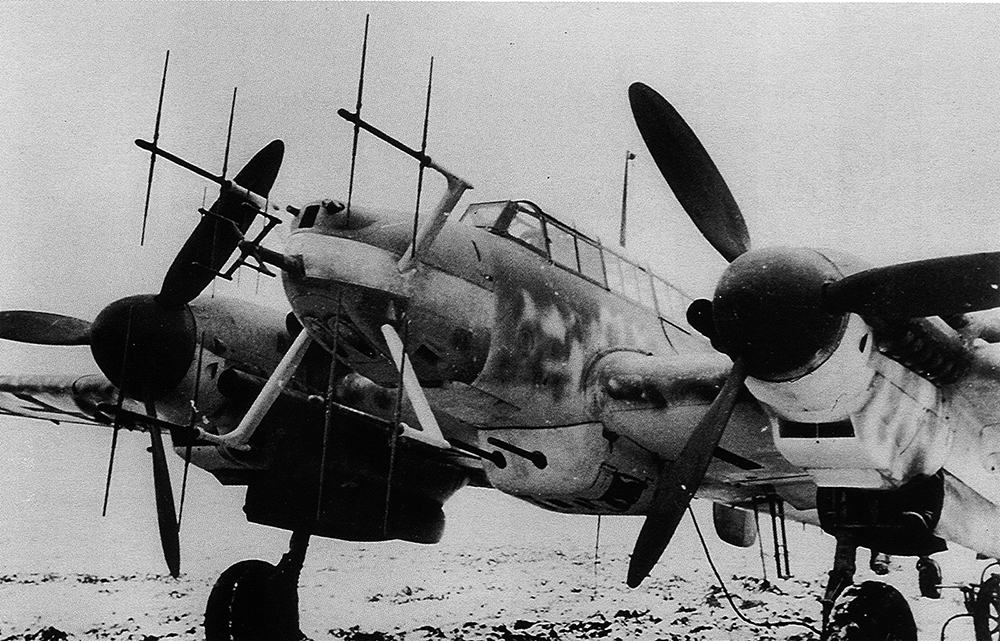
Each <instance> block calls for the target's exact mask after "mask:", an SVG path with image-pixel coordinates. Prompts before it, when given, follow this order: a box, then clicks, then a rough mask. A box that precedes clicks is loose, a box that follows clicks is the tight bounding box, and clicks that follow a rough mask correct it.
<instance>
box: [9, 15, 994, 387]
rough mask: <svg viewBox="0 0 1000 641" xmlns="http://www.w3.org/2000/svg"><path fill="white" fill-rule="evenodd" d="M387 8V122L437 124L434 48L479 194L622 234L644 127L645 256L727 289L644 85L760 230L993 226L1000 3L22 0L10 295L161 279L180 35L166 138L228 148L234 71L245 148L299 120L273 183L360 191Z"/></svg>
mask: <svg viewBox="0 0 1000 641" xmlns="http://www.w3.org/2000/svg"><path fill="white" fill-rule="evenodd" d="M369 12H370V13H371V16H372V17H371V20H372V26H371V41H370V47H369V66H368V76H367V83H366V95H365V107H364V112H365V117H366V118H367V119H370V120H372V121H373V122H375V123H376V124H378V125H379V126H381V127H382V128H384V129H386V130H388V131H390V132H393V133H395V134H396V135H398V136H399V137H401V138H403V139H405V140H408V141H410V142H411V144H413V145H416V144H417V143H418V142H419V135H420V126H421V118H422V113H423V100H424V89H425V84H426V79H427V78H426V76H427V66H428V62H429V58H430V56H432V55H433V56H435V84H434V98H433V105H432V113H431V127H430V146H429V152H430V154H431V155H432V156H433V157H434V158H435V160H437V161H439V162H440V163H441V164H443V165H445V166H446V167H448V168H449V169H452V170H453V171H455V172H456V173H458V174H460V175H462V176H463V177H465V178H466V179H468V180H470V181H471V182H472V183H473V184H474V185H475V186H476V189H475V190H474V191H473V192H470V194H469V195H468V196H467V197H466V199H465V200H464V201H463V204H462V205H460V207H459V210H463V209H464V204H465V203H467V202H470V201H475V200H490V199H500V198H507V197H512V198H527V199H530V200H533V201H535V202H537V203H538V204H539V205H541V206H542V207H543V208H545V209H546V210H548V211H550V212H551V213H553V214H554V215H556V216H558V217H563V218H566V219H573V220H575V221H576V222H577V223H579V224H581V225H583V226H585V227H586V228H587V229H589V230H591V231H593V232H594V233H597V234H598V235H600V236H601V237H602V238H604V239H606V240H607V241H608V242H614V241H615V239H616V238H617V217H618V208H619V203H620V197H621V172H622V161H623V155H624V152H625V150H626V149H631V150H633V151H635V152H636V153H637V155H638V158H637V159H636V160H635V161H634V163H633V165H632V171H631V182H630V188H629V206H630V221H631V227H630V238H631V239H632V240H631V244H630V247H631V249H632V252H633V253H634V254H635V255H636V256H637V257H639V258H640V259H642V260H646V261H649V262H650V263H651V264H652V266H653V267H654V269H656V270H657V271H659V272H660V273H663V274H664V275H667V276H668V277H669V278H671V279H672V280H674V281H675V282H676V283H677V284H678V285H679V286H681V287H682V288H684V289H687V290H688V291H690V292H691V293H692V294H695V295H707V294H709V293H710V291H711V287H712V285H713V284H714V282H715V279H716V278H717V277H718V275H719V274H720V273H721V271H722V268H723V267H724V262H723V261H722V259H721V258H719V257H718V256H716V255H715V254H714V253H713V252H712V250H711V249H710V248H709V247H708V245H707V244H706V243H705V242H704V241H703V240H702V239H701V238H700V237H699V236H698V234H697V232H696V231H695V230H694V228H693V226H692V225H691V224H690V223H689V222H688V221H687V220H686V219H685V218H684V216H683V214H682V212H681V211H680V209H679V207H678V206H677V205H676V203H675V201H674V200H673V198H672V196H671V195H670V193H669V190H668V189H667V187H666V184H665V183H664V182H663V180H662V178H660V177H659V175H658V174H657V173H656V170H655V167H654V166H653V164H652V162H651V160H650V159H649V156H648V154H647V152H646V150H645V147H644V146H643V144H642V141H641V139H640V138H639V135H638V132H637V131H636V129H635V125H634V123H633V121H632V118H631V115H630V114H629V111H628V100H627V96H626V90H627V87H628V85H629V84H630V83H631V82H633V81H636V80H641V81H643V82H645V83H647V84H649V85H651V86H653V87H654V88H656V89H657V90H659V91H660V92H661V93H663V94H664V95H665V96H666V97H667V98H668V100H671V101H672V102H673V103H674V105H675V106H676V107H677V108H678V110H679V111H680V112H681V113H682V114H683V115H684V116H685V118H686V119H687V120H688V122H689V123H690V124H691V126H692V127H693V128H694V129H695V131H696V132H697V133H698V135H699V136H700V137H701V138H702V141H703V142H704V144H705V146H706V147H707V148H708V150H709V152H710V153H711V154H712V156H713V158H714V159H715V161H716V163H717V164H718V165H719V167H720V169H721V170H722V172H723V174H724V176H725V177H726V180H727V181H728V182H729V184H730V187H731V189H732V191H733V193H734V195H735V196H736V199H737V201H738V202H739V203H740V204H741V206H742V208H743V211H744V214H745V215H746V217H747V219H748V224H749V228H750V232H751V235H752V237H753V238H754V240H755V242H756V244H757V245H758V246H760V245H776V244H784V245H811V246H823V247H835V248H839V249H843V250H846V251H850V252H852V253H856V254H858V255H860V256H862V257H864V258H866V259H867V260H869V261H871V262H873V263H877V264H884V263H889V262H893V261H899V260H909V259H916V258H921V257H927V256H936V255H943V254H948V253H959V252H968V251H989V250H996V249H997V214H996V213H995V212H996V207H997V202H998V200H1000V199H998V195H1000V194H998V192H1000V178H998V177H1000V148H998V145H997V135H996V132H997V125H996V123H997V122H1000V106H998V101H997V97H998V96H1000V87H998V82H1000V80H998V74H997V73H996V70H997V69H998V68H1000V45H998V44H997V43H998V41H1000V39H998V38H997V32H998V30H1000V29H998V27H1000V8H998V7H996V6H995V5H951V4H948V5H938V4H933V5H898V4H879V5H842V4H809V5H794V4H780V5H760V4H740V5H727V4H708V5H698V4H653V5H645V4H632V3H627V4H576V3H570V4H553V5H550V4H535V3H532V4H517V5H512V4H500V3H489V4H464V3H445V4H434V3H406V4H400V3H377V4H365V3H353V2H352V3H334V4H321V3H307V4H287V3H276V4H268V3H221V4H202V3H192V4H188V3H184V4H180V3H155V4H145V3H120V4H100V5H96V4H61V5H50V4H47V3H46V4H43V3H25V4H21V3H17V4H15V3H7V4H2V5H0V25H2V26H0V59H2V60H3V61H4V64H3V66H2V69H0V122H2V123H3V127H2V128H0V176H2V178H3V190H4V194H5V196H6V203H5V204H6V214H5V225H4V231H3V232H2V236H0V246H2V249H3V251H2V252H0V273H3V274H4V280H3V284H2V285H0V308H6V309H11V308H29V309H40V310H47V311H56V312H61V313H66V314H71V315H76V316H79V317H82V318H86V319H91V318H93V317H94V315H95V314H96V313H97V312H98V311H99V310H100V309H101V308H102V307H103V306H104V305H105V304H107V303H108V302H110V301H111V300H113V299H115V298H118V297H120V296H123V295H127V294H132V293H140V292H155V291H157V290H158V288H159V284H160V280H161V278H162V276H163V274H164V272H165V270H166V267H167V265H168V264H169V263H170V260H171V259H172V258H173V256H174V254H175V253H176V251H177V249H178V248H179V246H180V244H181V243H182V242H183V239H184V238H185V237H186V236H187V234H188V233H189V232H190V230H191V229H192V228H193V226H194V225H195V224H196V222H197V213H196V212H195V210H196V208H197V207H198V206H199V205H200V204H201V199H202V191H203V187H204V183H203V181H201V180H200V179H198V178H197V177H194V176H191V175H188V174H185V173H184V172H183V171H181V170H179V169H175V168H173V167H169V166H167V164H166V163H163V162H161V163H158V169H157V175H156V179H155V182H154V186H153V200H152V207H151V213H150V223H149V232H148V241H147V244H146V246H145V247H143V248H140V247H138V239H139V230H140V224H141V214H142V201H143V196H144V191H145V179H146V171H147V168H148V157H147V156H146V155H144V154H143V153H142V152H141V151H140V150H139V149H138V148H136V147H135V146H134V145H133V144H132V140H133V139H134V138H136V137H149V136H151V134H152V128H153V121H154V115H155V109H156V96H157V91H158V89H159V76H160V72H161V69H162V64H163V55H164V52H165V51H166V50H167V49H168V48H169V49H170V50H171V51H172V53H171V69H170V76H169V78H168V81H167V94H166V99H165V104H164V115H163V124H162V133H161V144H162V145H163V146H164V147H165V148H167V149H169V150H173V151H176V152H177V153H180V154H181V155H183V156H185V157H187V158H189V159H191V160H192V161H195V162H197V163H200V164H202V165H204V166H206V167H207V168H209V169H212V170H215V171H217V170H219V169H220V168H221V161H222V153H223V148H224V143H225V125H226V119H227V116H228V107H229V101H230V98H231V92H232V88H233V86H234V85H238V86H239V102H238V105H237V116H236V125H235V129H234V134H233V154H232V158H233V160H232V163H233V165H234V167H238V166H239V164H241V163H242V162H244V161H245V160H246V159H248V158H249V157H250V155H252V154H253V153H254V152H255V151H256V149H258V148H259V147H260V146H262V145H263V144H265V143H266V142H267V141H269V140H270V139H271V138H282V139H284V140H285V142H286V144H287V152H286V157H285V164H284V166H283V168H282V172H281V174H280V175H279V178H278V183H277V185H276V187H275V189H274V191H273V194H272V195H273V197H274V198H275V199H276V200H277V201H279V202H281V203H293V204H301V203H303V202H304V201H307V200H311V199H315V198H319V197H324V196H333V197H345V196H346V191H347V173H348V168H349V161H350V158H349V153H350V136H351V128H350V127H349V126H348V125H347V124H346V123H344V122H343V121H341V120H340V119H339V118H338V117H337V116H336V113H335V112H336V109H337V108H339V107H347V108H352V107H353V105H354V101H355V90H356V85H357V71H358V65H359V58H360V49H361V38H362V29H363V24H364V16H365V14H366V13H369ZM359 171H360V178H359V181H358V184H357V187H356V198H357V200H358V201H359V202H371V203H378V204H381V205H388V206H394V207H398V208H401V209H404V210H410V209H412V207H413V202H414V193H415V185H416V167H415V163H413V162H412V161H411V160H409V159H407V158H404V157H402V156H401V155H400V154H399V153H398V152H395V151H392V150H390V149H388V148H387V147H386V146H385V145H383V144H382V143H379V142H377V141H375V140H373V139H371V138H370V137H369V138H363V141H362V146H361V153H360V157H359ZM438 180H439V179H437V178H436V177H435V178H433V179H431V180H430V182H429V184H428V192H427V199H428V201H430V202H433V201H434V200H436V197H437V195H436V194H437V192H438V190H440V188H441V183H440V182H438ZM212 197H213V190H211V189H210V190H209V199H211V198H212ZM272 244H273V245H275V246H280V242H279V239H278V238H275V239H274V242H273V243H272ZM255 282H256V278H254V277H253V275H245V276H244V277H243V281H242V284H241V287H240V291H242V292H243V293H244V294H245V295H247V296H253V295H254V290H255ZM273 285H274V284H273V283H271V284H266V285H265V287H264V291H265V292H266V293H267V295H268V296H269V298H270V300H272V301H274V302H275V304H278V305H281V304H282V300H281V297H280V288H279V287H275V286H273ZM235 289H236V288H235V286H230V285H225V284H220V285H219V286H218V291H219V292H220V293H232V292H233V291H234V290H235ZM25 349H26V348H23V347H21V346H17V347H14V346H10V345H0V358H3V359H4V362H5V368H4V369H5V370H7V371H9V368H10V367H15V368H16V369H19V370H20V369H29V370H30V369H31V367H30V366H33V365H39V364H40V365H39V366H40V367H42V368H43V369H46V370H49V369H51V368H52V367H54V365H53V364H52V362H51V361H52V359H51V357H50V356H47V355H51V354H52V350H51V348H46V349H41V348H39V349H36V348H27V352H25ZM26 353H27V354H28V356H25V354H26Z"/></svg>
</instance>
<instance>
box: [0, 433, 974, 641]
mask: <svg viewBox="0 0 1000 641" xmlns="http://www.w3.org/2000/svg"><path fill="white" fill-rule="evenodd" d="M109 444H110V431H109V430H102V429H97V428H87V427H75V426H66V425H63V426H54V425H49V424H43V423H33V422H30V421H25V420H6V419H3V420H0V451H2V452H3V454H2V458H0V461H2V465H0V490H2V491H0V519H2V520H0V523H2V526H0V640H7V639H43V638H47V639H58V638H64V635H68V637H69V638H71V639H129V640H131V639H135V640H140V639H167V638H169V639H200V638H201V636H202V630H201V624H202V617H203V612H204V606H205V601H206V599H207V598H208V594H209V591H210V590H211V587H212V584H213V582H214V580H215V578H216V577H217V576H218V575H219V573H220V572H222V571H223V570H224V569H225V568H226V567H228V566H229V565H231V564H232V563H235V562H236V561H239V560H242V559H245V558H263V559H265V560H269V561H272V562H274V561H277V559H278V558H279V557H280V555H281V553H282V552H283V551H284V550H285V548H286V546H287V533H285V532H283V531H279V530H274V529H271V528H265V527H261V526H257V525H252V524H249V523H247V522H246V521H245V519H244V518H243V515H242V512H241V508H242V504H243V495H242V489H241V488H226V487H222V486H220V485H219V484H218V483H217V482H216V481H215V480H214V479H213V478H212V477H210V476H208V475H206V474H204V473H202V472H201V471H200V470H196V469H193V468H192V471H191V478H190V481H189V485H188V488H187V498H186V501H185V505H184V515H183V521H182V524H181V546H182V572H183V574H182V576H181V577H180V578H179V579H176V580H175V579H172V578H170V577H169V576H167V575H166V568H165V566H164V563H163V561H162V556H161V552H160V549H159V542H158V539H157V534H156V525H155V523H156V519H155V510H154V507H153V503H152V482H151V476H152V474H151V471H150V469H149V455H148V454H147V453H146V451H145V447H146V445H147V440H146V438H145V437H144V436H143V435H138V434H123V437H122V447H120V448H119V453H118V457H117V460H116V466H115V472H114V480H113V484H112V490H111V501H110V505H109V510H108V511H109V514H108V516H107V517H105V518H101V514H100V511H101V501H102V497H103V491H104V480H105V473H106V469H107V453H108V446H109ZM171 465H172V469H171V472H172V479H173V481H174V485H175V490H176V494H177V496H178V497H179V495H180V478H181V472H182V463H181V461H180V460H179V459H178V460H173V461H172V462H171ZM696 503H697V505H696V510H695V512H696V514H697V516H698V519H699V524H700V525H701V527H702V530H703V532H704V533H705V535H706V538H707V539H708V545H709V548H710V551H711V555H712V558H713V559H714V560H715V562H716V564H717V565H718V568H719V571H720V572H721V574H722V576H723V578H724V579H725V582H726V585H727V587H728V589H729V590H730V591H731V592H732V593H733V594H734V595H735V602H736V604H737V605H739V606H740V607H741V608H742V609H743V611H744V613H745V615H746V616H747V617H748V618H750V619H752V620H754V621H758V622H762V623H763V622H769V623H772V624H773V623H777V622H779V621H791V620H798V621H805V622H808V623H810V624H812V625H817V621H818V619H819V616H820V607H819V602H818V597H819V595H820V594H821V592H822V587H823V584H824V580H825V573H826V571H827V570H828V568H829V564H830V562H831V559H832V557H833V541H832V539H831V538H830V537H827V536H825V535H824V534H822V533H821V532H819V531H818V530H817V529H815V528H811V527H809V528H806V527H804V526H801V525H799V524H792V523H790V524H789V525H788V534H789V541H790V545H789V548H790V554H791V567H792V570H793V572H794V573H795V575H796V576H795V578H794V579H792V580H776V579H775V577H774V571H773V563H771V562H770V536H769V535H766V536H765V539H764V542H765V552H767V561H768V563H767V572H768V578H769V579H770V582H769V583H764V582H763V581H762V579H761V577H762V563H761V557H760V551H759V549H758V548H756V547H754V548H750V549H748V550H739V549H735V548H732V547H730V546H727V545H725V544H723V543H721V542H719V541H718V539H717V538H716V537H715V535H714V532H713V531H712V525H711V518H710V510H709V509H707V508H708V507H709V506H708V505H707V504H703V503H698V502H696ZM446 512H447V514H448V527H447V529H446V533H445V536H444V539H443V540H442V542H441V543H440V544H438V545H434V546H421V545H414V544H404V543H380V544H357V543H347V542H343V541H332V540H326V539H313V541H312V542H311V544H310V549H309V556H308V558H307V560H306V564H305V567H304V569H303V573H302V578H301V582H300V601H301V622H302V629H303V630H304V631H305V632H306V633H307V634H308V635H309V636H310V637H311V638H313V639H317V640H319V639H331V638H345V639H353V640H357V641H373V640H378V639H388V638H392V639H402V638H405V639H407V640H414V639H430V638H448V639H470V640H471V639H497V640H499V639H503V640H505V641H510V640H512V639H516V640H519V641H520V640H524V641H527V640H529V639H542V638H544V639H551V638H558V639H589V638H608V639H615V638H621V639H692V640H701V639H704V640H710V641H715V640H718V639H739V640H742V639H761V640H766V639H786V640H790V639H799V640H805V639H815V638H816V635H814V634H813V633H811V632H809V630H808V629H806V628H803V627H799V626H791V627H781V628H761V627H752V626H750V625H748V624H746V623H744V622H742V621H740V620H739V619H738V618H737V616H736V615H735V614H734V613H733V611H732V609H731V608H730V606H729V604H728V603H727V602H726V599H725V597H724V596H723V594H722V592H721V590H720V589H719V588H718V586H717V585H716V581H715V578H714V576H713V574H712V572H711V569H710V568H709V566H708V563H707V561H706V558H705V554H704V552H703V551H702V548H701V544H700V543H699V541H698V538H697V536H696V534H695V532H694V528H693V527H692V525H691V521H690V519H685V522H684V523H682V525H681V528H680V530H679V531H678V534H677V536H676V537H675V539H674V541H673V542H672V544H671V546H670V548H669V549H668V550H667V553H666V554H665V555H664V558H663V559H662V560H661V562H660V564H659V565H658V566H657V567H656V569H655V570H654V571H653V573H652V575H651V576H650V577H649V579H647V580H646V581H645V582H644V583H643V584H642V586H640V587H639V588H637V589H634V590H631V589H629V588H627V587H626V586H625V584H624V579H625V572H626V568H627V565H628V555H629V554H630V552H631V547H632V544H633V542H634V540H635V537H636V535H637V533H638V531H639V528H640V527H641V520H639V519H633V518H604V519H602V520H601V524H600V540H599V545H598V539H597V527H598V522H597V518H596V517H578V516H566V515H560V514H552V513H547V512H544V511H542V510H540V509H538V508H535V507H533V506H530V505H527V504H524V503H521V502H519V501H517V500H514V499H512V498H510V497H507V496H504V495H502V494H500V493H498V492H494V491H486V490H477V489H468V490H465V491H463V492H460V493H459V494H458V496H456V497H455V498H454V499H453V500H452V501H451V502H450V503H449V504H448V505H447V506H446ZM764 523H766V522H763V521H762V524H764ZM595 548H596V555H595ZM595 557H596V560H597V562H596V563H595ZM939 560H940V561H941V562H942V565H943V566H944V571H945V581H946V582H948V583H958V582H966V581H973V580H977V579H978V576H979V572H980V570H981V569H982V567H984V566H985V563H984V562H978V561H976V560H975V558H974V555H973V554H972V553H971V552H969V551H967V550H961V549H955V550H952V551H949V552H947V553H945V554H942V555H939ZM859 568H860V570H859V573H858V580H866V579H870V578H873V576H872V575H871V573H870V572H869V571H868V569H867V555H866V554H863V553H862V554H859ZM893 570H894V571H893V573H892V574H891V575H890V576H889V577H888V580H889V582H891V583H893V584H894V585H896V586H897V587H898V588H899V589H900V590H901V591H902V592H903V594H904V595H905V596H906V597H907V598H909V599H910V601H911V604H912V606H913V610H914V615H915V617H916V619H917V623H918V625H919V626H920V630H921V634H920V638H921V640H924V639H927V640H932V639H934V640H936V639H939V638H940V630H941V625H942V624H943V623H944V621H945V619H947V618H948V617H949V616H951V615H952V614H957V613H959V612H962V611H963V610H964V608H963V606H962V597H961V593H960V592H959V591H958V590H947V591H946V592H945V595H944V598H943V599H941V600H939V601H931V600H928V599H923V598H920V597H919V596H918V589H917V582H916V572H915V571H914V568H913V560H911V559H896V560H894V561H893ZM946 638H947V639H971V638H972V626H971V623H970V622H969V620H968V619H962V620H959V621H956V622H954V623H952V624H951V625H949V627H948V634H947V636H946Z"/></svg>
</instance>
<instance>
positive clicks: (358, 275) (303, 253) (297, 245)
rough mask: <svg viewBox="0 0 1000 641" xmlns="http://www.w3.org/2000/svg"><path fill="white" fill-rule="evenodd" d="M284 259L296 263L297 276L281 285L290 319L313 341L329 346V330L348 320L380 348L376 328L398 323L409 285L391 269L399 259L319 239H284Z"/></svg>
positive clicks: (359, 246) (306, 236)
mask: <svg viewBox="0 0 1000 641" xmlns="http://www.w3.org/2000/svg"><path fill="white" fill-rule="evenodd" d="M286 253H288V254H291V255H296V256H300V257H301V264H302V272H301V275H299V276H296V277H291V276H288V275H286V278H285V279H284V284H285V294H286V295H287V297H288V300H289V302H290V303H291V305H292V309H293V311H294V312H295V315H296V316H297V317H298V318H299V320H300V321H302V323H303V325H304V326H306V327H307V328H308V329H309V331H310V334H311V335H312V336H313V338H315V339H316V340H318V341H320V342H321V343H323V344H325V345H326V346H327V348H330V347H331V346H332V341H333V339H332V335H333V329H332V328H335V327H337V326H338V323H339V322H340V320H341V319H343V318H344V317H350V318H351V319H352V322H353V324H354V325H355V326H356V328H357V329H358V330H359V331H360V332H361V333H362V334H363V335H364V338H365V340H364V342H365V343H368V344H369V345H378V344H381V342H382V341H381V339H380V338H379V336H380V334H379V331H378V328H379V327H381V325H382V324H384V323H387V322H389V323H393V322H395V321H396V320H398V318H397V317H398V312H399V310H401V309H403V308H405V307H406V306H407V304H408V301H409V299H410V285H409V283H408V281H407V280H406V279H404V277H403V275H402V274H400V272H399V270H398V269H397V267H396V264H397V262H398V261H399V257H398V256H397V255H395V254H393V253H392V252H390V251H388V250H386V249H383V248H380V247H376V246H373V245H369V244H366V243H363V242H359V241H356V240H352V239H350V238H343V237H339V236H329V235H325V234H313V233H299V234H292V235H291V236H290V237H289V241H288V245H287V249H286Z"/></svg>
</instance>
